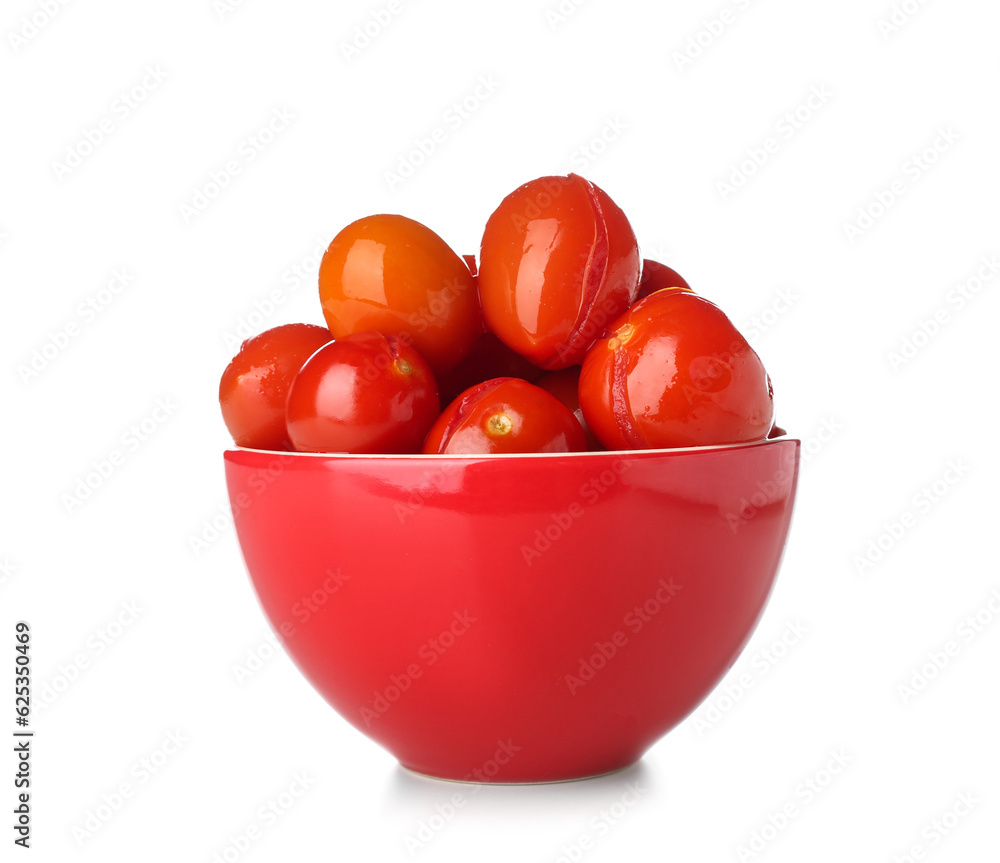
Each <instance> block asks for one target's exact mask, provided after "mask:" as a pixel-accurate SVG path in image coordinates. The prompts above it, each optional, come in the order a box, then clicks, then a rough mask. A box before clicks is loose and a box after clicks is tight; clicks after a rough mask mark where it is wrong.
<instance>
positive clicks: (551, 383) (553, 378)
mask: <svg viewBox="0 0 1000 863" xmlns="http://www.w3.org/2000/svg"><path fill="white" fill-rule="evenodd" d="M535 386H539V387H541V388H542V389H543V390H545V392H547V393H551V394H552V395H554V396H555V397H556V398H557V399H559V401H561V402H562V403H563V404H564V405H566V407H568V408H569V409H570V410H571V411H572V412H573V416H575V417H576V420H577V422H578V423H580V427H581V428H582V429H583V434H584V436H585V437H586V438H587V449H589V450H601V449H604V447H602V446H601V442H600V441H599V440H598V439H597V438H596V437H594V433H593V432H592V431H591V430H590V426H588V425H587V421H586V420H585V419H584V418H583V409H582V408H581V407H580V367H579V366H570V367H569V368H568V369H560V370H559V371H557V372H549V373H548V374H547V375H545V376H544V377H541V378H539V379H538V380H537V381H535Z"/></svg>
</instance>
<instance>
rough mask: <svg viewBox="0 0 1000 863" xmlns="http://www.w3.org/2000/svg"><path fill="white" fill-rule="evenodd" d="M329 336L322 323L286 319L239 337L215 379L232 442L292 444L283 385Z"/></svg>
mask: <svg viewBox="0 0 1000 863" xmlns="http://www.w3.org/2000/svg"><path fill="white" fill-rule="evenodd" d="M332 339H333V336H332V335H331V334H330V331H329V330H328V329H327V328H326V327H317V326H314V325H313V324H285V325H284V326H280V327H274V328H272V329H270V330H267V331H265V332H263V333H261V334H260V335H258V336H254V337H253V338H249V339H247V340H246V341H245V342H243V344H242V345H241V346H240V350H239V353H237V354H236V356H235V357H233V359H232V360H231V361H230V363H229V365H228V366H226V369H225V371H223V373H222V379H221V380H220V381H219V407H220V408H221V409H222V419H223V422H225V424H226V428H227V429H228V430H229V434H230V435H231V436H232V438H233V442H234V443H235V444H236V445H237V446H242V447H248V448H250V449H270V450H290V449H292V444H291V441H289V439H288V432H287V430H286V428H285V401H286V399H287V398H288V390H289V388H290V387H291V385H292V380H293V379H294V377H295V375H297V374H298V372H299V369H301V368H302V366H303V364H304V363H305V361H306V360H307V359H309V357H310V356H312V355H313V354H314V353H315V352H316V351H318V350H319V349H320V348H321V347H323V345H325V344H327V343H328V342H330V341H332Z"/></svg>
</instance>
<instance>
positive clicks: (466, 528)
mask: <svg viewBox="0 0 1000 863" xmlns="http://www.w3.org/2000/svg"><path fill="white" fill-rule="evenodd" d="M798 453H799V442H798V441H796V440H788V439H785V440H772V441H762V442H760V443H755V444H746V445H737V446H731V447H715V448H702V449H692V450H671V451H654V452H650V451H643V452H629V453H577V454H571V455H513V456H486V457H474V456H473V457H449V456H395V457H392V456H388V457H385V456H381V457H380V456H348V455H308V454H299V453H267V452H257V451H249V450H231V451H228V452H227V453H226V456H225V463H226V477H227V482H228V486H229V495H230V500H231V502H232V509H233V514H234V517H235V523H236V531H237V535H238V537H239V541H240V546H241V547H242V550H243V556H244V559H245V561H246V565H247V569H248V570H249V572H250V576H251V579H252V581H253V584H254V587H255V589H256V591H257V595H258V596H259V598H260V602H261V604H262V606H263V608H264V611H265V612H266V614H267V616H268V619H269V620H270V622H271V625H272V627H273V628H274V630H275V632H276V633H277V634H278V636H279V637H280V638H281V640H282V642H283V643H284V645H285V647H286V649H287V650H288V652H289V654H290V655H291V656H292V657H293V659H294V660H295V662H296V663H297V664H298V666H299V668H300V669H301V670H302V672H303V673H304V674H305V676H306V677H307V678H308V679H309V680H310V681H311V682H312V684H313V686H315V687H316V689H317V690H318V691H319V692H320V693H321V694H322V695H323V696H324V697H325V698H326V699H327V700H328V701H329V703H330V704H331V705H333V707H334V708H335V709H336V710H337V711H338V712H339V713H340V714H341V716H343V717H344V718H345V719H346V720H347V721H348V722H350V723H351V724H352V725H354V726H355V727H356V728H357V729H359V730H360V731H361V732H362V733H364V734H366V735H367V736H368V737H370V738H371V739H373V740H374V741H376V742H378V743H380V744H381V745H383V746H384V747H385V748H386V749H388V750H389V751H390V752H391V753H392V754H393V755H395V756H396V758H398V759H399V761H400V762H401V763H402V764H403V765H404V766H406V767H408V768H410V769H411V770H415V771H418V772H420V773H425V774H429V775H432V776H438V777H443V778H447V779H479V780H482V781H487V782H552V781H557V780H565V779H576V778H581V777H586V776H594V775H598V774H602V773H606V772H608V771H611V770H615V769H618V768H621V767H625V766H626V765H628V764H630V763H632V762H634V761H636V760H637V759H638V758H639V757H640V756H642V754H643V753H644V752H645V751H646V750H647V749H648V748H649V747H650V746H652V745H653V743H655V742H656V741H657V740H658V739H659V738H660V737H661V736H662V735H663V734H665V733H666V732H667V731H668V730H669V729H670V728H672V727H673V726H674V725H676V724H677V723H678V722H680V721H681V720H682V719H683V718H684V717H685V716H687V715H688V714H689V713H690V712H691V711H692V710H693V709H694V708H695V707H696V706H697V705H698V704H699V702H701V701H702V699H704V698H705V696H706V695H707V694H708V693H709V692H710V691H711V690H712V688H713V687H714V686H715V685H716V683H718V681H719V680H720V678H721V677H722V676H723V674H725V672H726V671H727V670H728V669H729V667H730V666H731V665H732V664H733V662H734V661H735V660H736V657H737V656H738V655H739V653H740V650H741V649H742V648H743V646H744V644H745V643H746V641H747V639H748V638H749V637H750V634H751V633H752V631H753V629H754V626H755V625H756V622H757V620H758V618H759V617H760V614H761V611H762V609H763V607H764V604H765V601H766V599H767V596H768V593H769V591H770V590H771V585H772V582H773V580H774V577H775V574H776V572H777V569H778V564H779V561H780V558H781V553H782V549H783V547H784V544H785V539H786V536H787V532H788V527H789V520H790V518H791V513H792V501H793V496H794V490H795V485H796V478H797V467H798ZM567 519H568V521H567ZM635 537H641V538H642V541H641V542H636V541H635ZM317 596H319V597H321V598H322V601H319V600H315V599H314V600H313V607H315V608H316V609H317V610H316V611H315V612H314V613H311V614H310V616H309V619H308V620H307V621H303V620H302V618H301V615H297V614H296V611H295V610H296V609H297V608H299V609H301V608H302V607H303V606H302V603H304V602H306V601H309V600H310V598H311V597H312V598H314V597H317ZM612 648H613V649H614V654H613V655H612V656H610V658H609V657H608V656H607V655H606V654H608V653H610V652H611V650H612Z"/></svg>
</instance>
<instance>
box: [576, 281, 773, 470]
mask: <svg viewBox="0 0 1000 863" xmlns="http://www.w3.org/2000/svg"><path fill="white" fill-rule="evenodd" d="M579 395H580V406H581V407H582V409H583V414H584V417H585V418H586V420H587V423H588V425H589V426H590V428H591V430H592V431H593V433H594V434H595V435H596V437H597V439H598V440H599V441H600V442H601V443H602V444H603V445H604V446H605V447H607V448H608V449H613V450H623V449H661V448H670V447H690V446H708V445H716V444H730V443H744V442H749V441H756V440H763V439H764V438H765V437H767V434H768V432H769V431H770V429H771V426H772V423H773V419H774V401H773V394H772V391H771V382H770V379H769V378H768V376H767V372H766V371H765V370H764V366H763V364H762V363H761V361H760V359H759V357H758V356H757V354H756V353H755V352H754V350H753V348H751V347H750V345H749V344H747V342H746V340H745V339H744V338H743V336H741V335H740V333H739V332H738V330H737V329H736V327H734V326H733V324H732V323H731V322H730V320H729V319H728V318H727V317H726V316H725V314H723V312H722V311H721V309H719V308H718V306H716V305H715V304H714V303H711V302H709V301H708V300H706V299H704V298H703V297H700V296H698V295H697V294H694V293H689V292H686V291H659V292H656V293H654V294H651V295H650V296H649V297H647V298H646V299H644V300H640V301H639V302H638V303H636V304H635V305H634V306H633V307H632V308H631V309H629V311H628V312H626V313H625V314H624V315H622V316H621V317H620V318H619V319H618V320H617V321H615V323H614V324H613V325H612V326H611V328H610V330H609V332H608V333H607V334H606V335H605V337H604V338H602V339H600V340H599V341H598V342H597V343H596V344H595V345H594V346H593V347H592V348H591V349H590V351H589V352H588V353H587V356H586V358H585V359H584V362H583V367H582V370H581V373H580V390H579Z"/></svg>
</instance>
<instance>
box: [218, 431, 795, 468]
mask: <svg viewBox="0 0 1000 863" xmlns="http://www.w3.org/2000/svg"><path fill="white" fill-rule="evenodd" d="M801 442H802V441H801V440H800V439H799V438H797V437H795V436H793V435H790V434H787V433H786V434H783V435H779V436H778V437H772V438H764V439H763V440H755V441H745V442H743V443H727V444H710V445H707V446H686V447H671V448H669V449H625V450H585V451H583V452H503V453H421V452H417V453H354V452H295V451H291V450H271V449H254V448H253V447H243V446H231V447H227V448H226V450H225V452H226V453H254V454H258V455H264V456H269V457H270V458H287V457H291V458H295V459H300V458H325V459H392V460H394V461H395V460H405V461H420V460H425V461H441V460H443V459H461V460H466V461H473V460H488V461H495V460H503V461H507V460H510V459H535V458H543V459H544V458H593V457H606V456H618V457H623V456H643V455H645V456H651V455H667V454H672V453H699V452H705V453H707V452H722V451H725V450H734V449H743V448H750V447H759V446H767V445H768V444H777V443H801Z"/></svg>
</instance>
